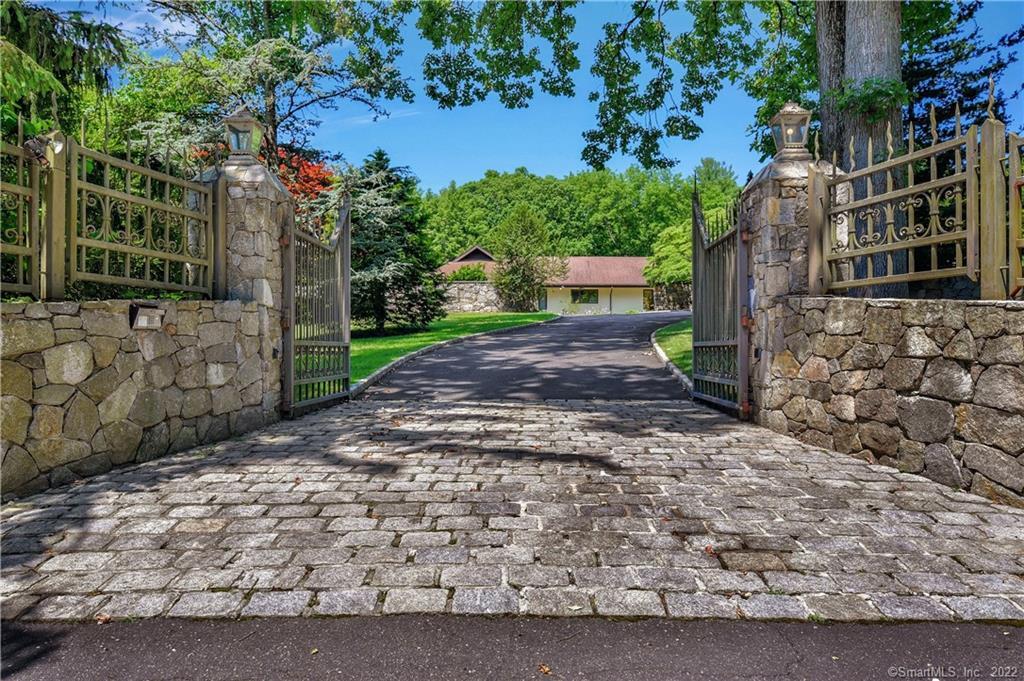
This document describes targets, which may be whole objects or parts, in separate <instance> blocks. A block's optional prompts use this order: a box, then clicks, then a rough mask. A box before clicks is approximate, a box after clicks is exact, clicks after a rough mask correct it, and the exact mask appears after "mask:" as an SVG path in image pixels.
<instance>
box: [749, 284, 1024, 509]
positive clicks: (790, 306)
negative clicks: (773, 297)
mask: <svg viewBox="0 0 1024 681" xmlns="http://www.w3.org/2000/svg"><path fill="white" fill-rule="evenodd" d="M779 307H780V309H781V315H780V316H779V317H778V318H777V319H775V320H774V322H773V323H774V324H775V325H776V326H775V328H774V329H772V330H771V331H772V333H770V334H768V336H769V337H770V338H771V339H772V341H771V342H770V347H769V348H766V350H768V351H769V352H766V353H765V355H764V357H766V358H767V357H770V359H769V360H768V362H769V363H770V369H769V370H768V371H767V375H766V376H765V377H764V380H763V381H762V383H761V386H760V388H761V389H760V394H759V396H758V399H757V406H758V411H757V419H758V421H759V422H760V423H762V424H763V425H766V426H768V427H770V428H772V429H773V430H775V431H777V432H780V433H789V434H792V435H794V436H796V437H797V438H799V439H800V440H803V441H805V442H808V443H811V444H815V445H819V446H821V447H826V448H829V449H833V450H836V451H839V452H845V453H850V454H854V455H857V456H859V457H861V458H865V459H868V460H872V461H874V460H877V461H878V462H879V463H882V464H885V465H889V466H894V467H898V468H899V469H900V470H903V471H907V472H913V473H920V474H922V475H924V476H925V477H928V478H931V479H932V480H936V481H938V482H942V483H944V484H947V485H950V486H951V487H956V488H963V489H969V490H970V491H972V492H975V493H977V494H981V495H983V496H986V497H988V498H990V499H993V500H996V501H1000V502H1003V503H1009V504H1012V505H1016V506H1020V507H1024V496H1022V494H1024V303H1022V302H992V301H971V302H967V301H953V300H893V299H857V298H826V297H801V296H794V297H790V298H788V299H786V300H785V301H784V303H782V304H781V305H780V306H779ZM768 368H769V367H766V369H768Z"/></svg>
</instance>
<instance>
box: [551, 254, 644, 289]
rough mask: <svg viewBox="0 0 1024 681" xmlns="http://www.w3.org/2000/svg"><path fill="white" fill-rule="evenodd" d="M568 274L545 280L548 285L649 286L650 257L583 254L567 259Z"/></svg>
mask: <svg viewBox="0 0 1024 681" xmlns="http://www.w3.org/2000/svg"><path fill="white" fill-rule="evenodd" d="M566 260H567V261H568V263H567V264H568V267H567V268H566V273H565V276H564V277H562V278H560V279H557V280H554V281H548V282H545V283H546V284H547V285H548V286H647V285H648V284H647V279H645V278H644V267H646V266H647V258H644V257H635V256H600V255H584V256H574V257H570V258H566Z"/></svg>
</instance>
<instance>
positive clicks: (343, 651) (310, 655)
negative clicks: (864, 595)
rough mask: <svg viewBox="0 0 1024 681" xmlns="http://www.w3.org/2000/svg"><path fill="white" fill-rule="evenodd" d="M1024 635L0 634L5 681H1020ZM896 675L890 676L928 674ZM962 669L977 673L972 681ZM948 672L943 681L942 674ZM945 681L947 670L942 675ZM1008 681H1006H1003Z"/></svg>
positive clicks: (422, 623)
mask: <svg viewBox="0 0 1024 681" xmlns="http://www.w3.org/2000/svg"><path fill="white" fill-rule="evenodd" d="M1022 651H1024V629H1021V628H1014V627H1011V626H998V625H984V624H904V625H892V624H890V625H816V624H773V623H758V622H681V621H671V620H643V621H636V622H626V621H610V620H601V619H590V618H587V619H560V620H559V619H539V618H515V619H489V618H482V617H476V618H468V617H457V616H450V615H449V616H412V615H410V616H391V617H369V618H359V617H353V618H344V619H300V618H289V619H283V620H269V619H264V620H246V621H241V622H214V621H190V620H168V619H158V620H142V621H138V622H119V623H109V624H105V625H98V624H79V625H25V624H21V623H13V624H7V625H6V626H5V627H4V630H3V669H2V674H3V677H4V678H5V679H8V678H9V679H25V680H28V679H76V680H77V681H89V680H90V679H104V680H106V679H204V680H209V681H215V680H218V679H326V678H331V679H360V680H367V679H395V680H403V681H404V680H408V681H427V680H430V679H446V680H447V679H488V680H491V679H586V680H588V681H601V680H603V679H608V680H614V681H630V680H633V679H644V680H657V679H671V680H673V681H685V680H687V679H728V680H729V681H737V680H740V679H743V680H755V679H813V680H815V681H817V680H826V679H842V680H843V681H860V680H865V681H868V680H870V681H875V680H881V679H891V678H942V679H954V678H955V679H966V678H979V679H987V678H993V676H992V675H991V674H990V671H991V670H992V667H997V666H1004V667H1016V669H1017V670H1018V671H1017V674H1018V676H1017V677H1016V678H1019V676H1020V674H1024V652H1022ZM929 665H930V666H931V667H932V669H933V671H932V672H931V673H927V674H921V673H918V674H917V675H912V674H905V675H904V676H902V677H901V676H899V675H898V674H899V670H900V669H902V670H905V671H908V670H925V669H927V668H928V667H929ZM965 668H967V669H971V670H977V673H976V674H975V675H973V676H970V675H968V673H967V672H966V671H965ZM940 669H945V670H946V671H945V672H940V671H939V670H940ZM949 670H953V671H952V672H949ZM1010 678H1015V677H1010Z"/></svg>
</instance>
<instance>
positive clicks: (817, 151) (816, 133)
mask: <svg viewBox="0 0 1024 681" xmlns="http://www.w3.org/2000/svg"><path fill="white" fill-rule="evenodd" d="M820 137H821V131H820V130H815V131H814V162H815V163H817V162H818V161H820V160H821V143H820V140H819V138H820Z"/></svg>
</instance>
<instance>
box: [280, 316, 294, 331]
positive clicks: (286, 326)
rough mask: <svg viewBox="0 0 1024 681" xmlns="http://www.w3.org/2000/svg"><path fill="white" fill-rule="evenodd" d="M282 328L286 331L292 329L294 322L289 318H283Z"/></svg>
mask: <svg viewBox="0 0 1024 681" xmlns="http://www.w3.org/2000/svg"><path fill="white" fill-rule="evenodd" d="M281 328H282V329H283V330H285V331H287V330H288V329H290V328H292V320H290V319H288V318H287V317H281Z"/></svg>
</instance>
